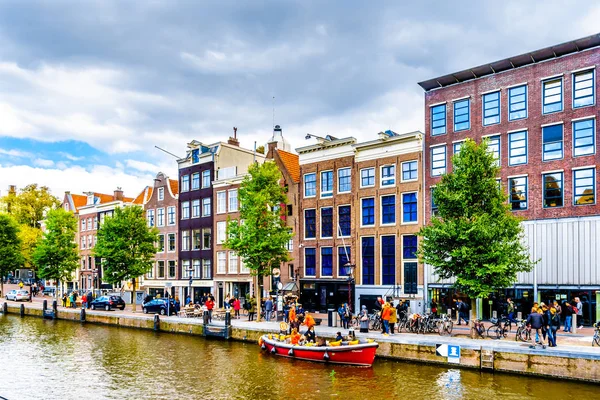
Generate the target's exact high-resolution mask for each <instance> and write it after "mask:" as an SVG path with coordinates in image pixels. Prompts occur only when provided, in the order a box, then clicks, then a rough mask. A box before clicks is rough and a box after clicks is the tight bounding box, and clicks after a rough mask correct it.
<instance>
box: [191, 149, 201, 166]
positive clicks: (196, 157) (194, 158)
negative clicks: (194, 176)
mask: <svg viewBox="0 0 600 400" xmlns="http://www.w3.org/2000/svg"><path fill="white" fill-rule="evenodd" d="M199 162H200V149H194V150H192V164H197V163H199Z"/></svg>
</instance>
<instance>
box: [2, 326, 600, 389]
mask: <svg viewBox="0 0 600 400" xmlns="http://www.w3.org/2000/svg"><path fill="white" fill-rule="evenodd" d="M598 393H600V388H599V387H598V386H595V385H587V384H583V383H573V382H566V381H562V380H558V379H555V380H549V379H538V378H530V377H524V376H516V375H503V374H495V375H493V374H490V373H480V372H478V371H470V370H461V369H452V368H443V367H437V366H431V365H424V364H409V363H402V362H393V361H385V360H376V361H375V364H374V365H373V368H359V367H347V366H333V365H324V364H317V363H310V362H303V361H297V360H288V359H281V358H275V357H274V356H271V355H269V354H266V353H263V352H261V351H259V347H258V345H256V344H251V343H239V342H221V341H214V340H205V339H202V338H198V337H191V336H185V335H175V334H166V333H154V332H150V331H138V330H133V329H127V328H116V327H106V326H100V325H91V324H87V325H81V324H79V323H75V322H68V321H48V320H43V319H39V318H20V317H18V316H11V315H8V316H0V398H1V397H5V398H6V399H8V400H27V399H36V400H39V399H44V400H46V399H47V400H53V399H60V400H70V399H82V400H83V399H85V400H97V399H98V400H99V399H173V400H178V399H202V400H206V399H303V400H306V399H340V400H342V399H343V400H348V399H361V400H366V399H378V400H380V399H409V400H417V399H477V400H489V399H496V398H498V399H502V400H508V399H526V398H527V399H544V400H549V399H561V400H565V399H592V398H593V399H596V398H598Z"/></svg>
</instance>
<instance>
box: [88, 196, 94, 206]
mask: <svg viewBox="0 0 600 400" xmlns="http://www.w3.org/2000/svg"><path fill="white" fill-rule="evenodd" d="M93 204H94V195H93V194H88V198H87V205H88V206H91V205H93Z"/></svg>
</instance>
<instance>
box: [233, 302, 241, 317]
mask: <svg viewBox="0 0 600 400" xmlns="http://www.w3.org/2000/svg"><path fill="white" fill-rule="evenodd" d="M233 311H234V317H235V318H236V319H240V299H238V298H237V297H236V298H235V299H234V300H233Z"/></svg>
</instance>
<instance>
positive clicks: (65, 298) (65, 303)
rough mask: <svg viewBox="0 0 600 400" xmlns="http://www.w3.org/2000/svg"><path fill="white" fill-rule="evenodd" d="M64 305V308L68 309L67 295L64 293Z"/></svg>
mask: <svg viewBox="0 0 600 400" xmlns="http://www.w3.org/2000/svg"><path fill="white" fill-rule="evenodd" d="M62 305H63V307H65V308H67V294H66V293H63V295H62Z"/></svg>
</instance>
